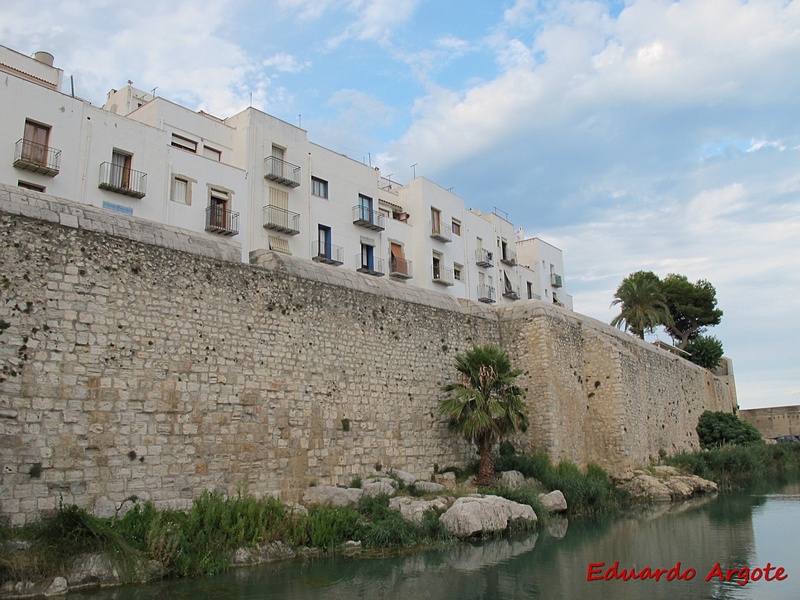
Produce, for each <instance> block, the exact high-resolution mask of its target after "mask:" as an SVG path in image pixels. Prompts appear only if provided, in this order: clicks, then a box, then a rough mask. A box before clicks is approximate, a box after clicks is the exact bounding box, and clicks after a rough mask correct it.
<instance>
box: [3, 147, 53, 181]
mask: <svg viewBox="0 0 800 600" xmlns="http://www.w3.org/2000/svg"><path fill="white" fill-rule="evenodd" d="M14 166H15V167H17V168H18V169H25V170H26V171H33V172H34V173H41V174H42V175H47V176H48V177H55V176H56V175H58V172H59V171H60V170H61V150H56V149H55V148H50V147H48V146H45V145H44V144H37V143H36V142H32V141H30V140H26V139H21V140H19V141H18V142H17V144H16V146H15V147H14Z"/></svg>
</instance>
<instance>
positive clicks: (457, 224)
mask: <svg viewBox="0 0 800 600" xmlns="http://www.w3.org/2000/svg"><path fill="white" fill-rule="evenodd" d="M453 235H458V236H460V235H461V221H457V220H455V219H453Z"/></svg>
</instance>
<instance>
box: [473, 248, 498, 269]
mask: <svg viewBox="0 0 800 600" xmlns="http://www.w3.org/2000/svg"><path fill="white" fill-rule="evenodd" d="M475 264H476V265H478V266H479V267H493V266H494V254H493V253H491V252H489V251H488V250H487V249H486V248H477V249H476V250H475Z"/></svg>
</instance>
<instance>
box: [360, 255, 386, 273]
mask: <svg viewBox="0 0 800 600" xmlns="http://www.w3.org/2000/svg"><path fill="white" fill-rule="evenodd" d="M370 262H372V264H371V265H369V264H366V265H365V264H364V257H363V256H362V255H361V254H356V264H357V265H361V266H360V267H359V268H358V269H356V271H358V272H359V273H364V274H365V275H372V276H373V277H383V276H384V275H386V271H385V269H384V266H383V259H382V258H373V259H372V261H370Z"/></svg>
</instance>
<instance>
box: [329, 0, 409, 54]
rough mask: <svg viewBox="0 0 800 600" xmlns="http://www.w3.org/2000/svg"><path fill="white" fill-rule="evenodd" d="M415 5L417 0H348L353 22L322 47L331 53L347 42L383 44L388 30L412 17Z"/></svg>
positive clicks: (389, 36) (388, 36)
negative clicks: (352, 40) (353, 18)
mask: <svg viewBox="0 0 800 600" xmlns="http://www.w3.org/2000/svg"><path fill="white" fill-rule="evenodd" d="M419 3H420V0H350V1H349V2H348V4H347V11H348V12H349V13H351V14H353V15H354V16H355V20H354V21H353V22H352V23H351V24H350V25H348V26H347V27H345V28H344V29H343V30H342V32H341V33H339V34H338V35H336V36H334V37H332V38H330V39H329V40H328V42H327V44H326V45H327V47H328V49H330V50H333V49H335V48H337V47H338V46H339V45H341V44H342V43H343V42H344V41H346V40H350V39H356V40H362V41H372V42H377V43H379V44H382V45H387V44H388V43H389V41H390V39H391V35H392V31H393V30H394V29H395V28H397V27H398V26H400V25H402V24H403V23H405V22H406V21H408V20H409V19H410V18H411V17H412V16H413V15H414V11H415V10H416V9H417V6H418V5H419Z"/></svg>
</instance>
